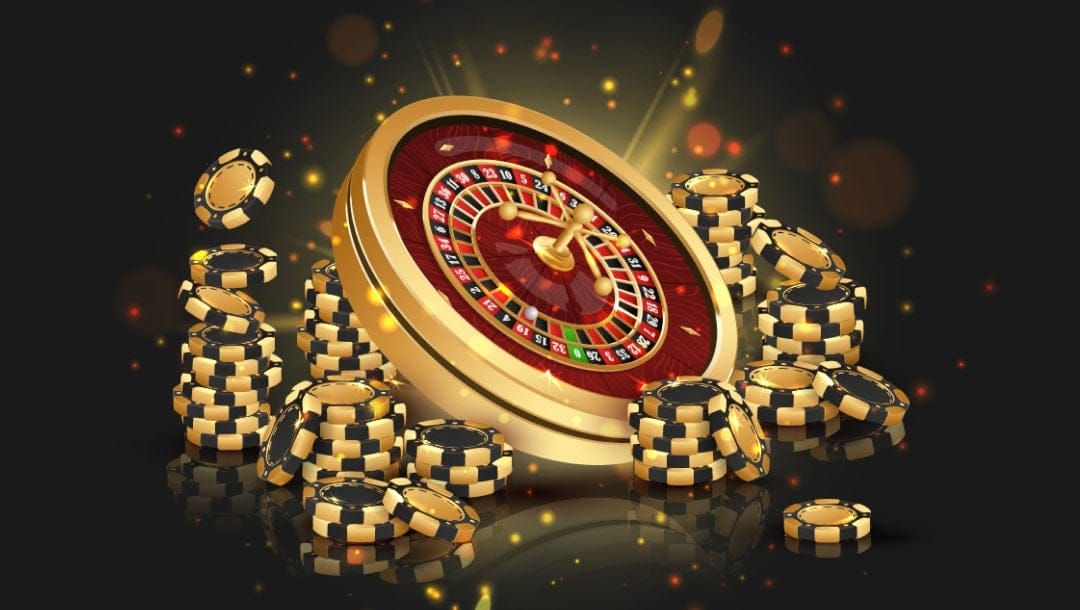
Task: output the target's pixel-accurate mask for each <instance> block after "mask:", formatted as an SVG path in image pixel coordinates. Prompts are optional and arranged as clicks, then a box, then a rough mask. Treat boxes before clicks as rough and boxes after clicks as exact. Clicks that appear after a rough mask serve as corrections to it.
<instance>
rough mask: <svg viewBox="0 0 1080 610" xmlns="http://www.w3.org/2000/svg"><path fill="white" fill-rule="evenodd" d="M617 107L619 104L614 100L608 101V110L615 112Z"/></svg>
mask: <svg viewBox="0 0 1080 610" xmlns="http://www.w3.org/2000/svg"><path fill="white" fill-rule="evenodd" d="M618 105H619V103H618V102H616V101H615V98H611V99H610V100H608V101H607V107H608V110H615V108H616V107H618Z"/></svg>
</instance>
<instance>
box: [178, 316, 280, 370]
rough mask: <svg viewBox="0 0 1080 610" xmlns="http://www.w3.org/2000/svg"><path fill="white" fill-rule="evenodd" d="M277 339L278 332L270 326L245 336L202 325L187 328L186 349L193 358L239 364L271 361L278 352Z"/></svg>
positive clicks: (262, 325)
mask: <svg viewBox="0 0 1080 610" xmlns="http://www.w3.org/2000/svg"><path fill="white" fill-rule="evenodd" d="M276 335H277V331H276V330H274V327H273V326H270V325H269V324H260V325H259V327H258V328H256V329H255V331H254V332H251V333H247V334H243V333H234V332H229V331H227V330H225V329H223V328H221V327H220V326H215V325H213V324H206V323H205V322H199V323H198V324H193V325H192V326H191V328H188V340H187V346H188V349H189V350H191V354H192V355H193V356H197V357H200V358H212V359H214V360H219V361H221V362H239V361H242V360H251V359H253V358H269V357H270V356H271V355H273V353H274V352H275V351H277V339H276Z"/></svg>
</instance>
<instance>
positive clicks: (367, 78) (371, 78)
mask: <svg viewBox="0 0 1080 610" xmlns="http://www.w3.org/2000/svg"><path fill="white" fill-rule="evenodd" d="M364 84H365V85H367V86H368V87H370V86H372V85H374V84H375V75H374V74H365V75H364Z"/></svg>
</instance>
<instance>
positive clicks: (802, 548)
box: [784, 536, 870, 559]
mask: <svg viewBox="0 0 1080 610" xmlns="http://www.w3.org/2000/svg"><path fill="white" fill-rule="evenodd" d="M784 548H786V549H787V550H789V551H791V552H792V553H795V554H796V555H807V556H809V557H815V558H817V559H839V558H841V557H852V556H855V555H862V554H863V553H865V552H866V551H868V550H870V537H869V536H866V537H865V538H859V539H858V540H848V541H845V542H810V541H809V540H799V539H798V538H792V537H791V536H784Z"/></svg>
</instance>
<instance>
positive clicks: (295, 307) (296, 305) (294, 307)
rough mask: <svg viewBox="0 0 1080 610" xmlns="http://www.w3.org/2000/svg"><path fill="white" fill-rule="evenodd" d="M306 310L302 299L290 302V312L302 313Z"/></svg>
mask: <svg viewBox="0 0 1080 610" xmlns="http://www.w3.org/2000/svg"><path fill="white" fill-rule="evenodd" d="M303 308H304V302H303V301H301V300H300V299H293V300H291V301H289V311H300V310H301V309H303Z"/></svg>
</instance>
